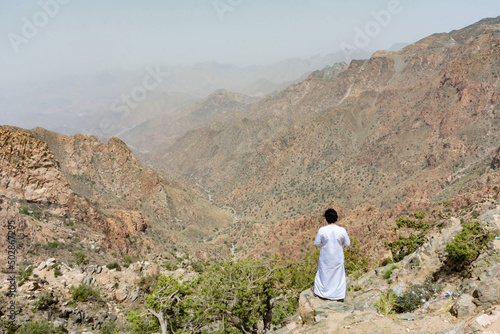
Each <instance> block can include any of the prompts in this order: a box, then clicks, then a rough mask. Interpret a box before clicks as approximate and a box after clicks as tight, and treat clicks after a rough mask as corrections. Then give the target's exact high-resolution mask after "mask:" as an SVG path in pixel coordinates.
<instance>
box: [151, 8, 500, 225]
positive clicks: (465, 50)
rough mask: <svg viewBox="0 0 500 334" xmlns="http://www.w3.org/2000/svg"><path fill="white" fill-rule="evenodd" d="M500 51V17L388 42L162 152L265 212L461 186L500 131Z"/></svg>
mask: <svg viewBox="0 0 500 334" xmlns="http://www.w3.org/2000/svg"><path fill="white" fill-rule="evenodd" d="M499 53H500V19H499V18H495V19H486V20H483V21H481V22H478V23H477V24H475V25H472V26H470V27H467V28H464V29H462V30H458V31H453V32H451V33H449V34H436V35H432V36H429V37H428V38H425V39H423V40H421V41H419V42H417V43H415V44H413V45H410V46H408V47H406V48H404V49H402V50H400V51H398V52H385V51H380V52H377V53H375V54H374V55H373V56H372V57H371V58H370V59H368V60H363V61H353V62H351V64H350V65H349V67H348V68H347V69H345V70H343V71H338V72H337V73H335V74H334V75H329V73H328V69H327V70H325V71H321V72H316V73H313V74H312V75H311V76H310V77H309V78H308V79H306V80H305V81H303V82H301V83H300V84H297V85H292V86H290V87H289V88H287V89H285V90H284V91H282V92H280V93H279V94H276V95H274V96H272V97H269V98H266V99H264V100H263V101H261V102H259V103H257V104H256V105H254V106H252V107H251V108H250V109H248V110H247V111H246V112H245V114H246V115H251V116H248V118H249V119H241V118H240V119H239V120H238V118H237V117H234V116H232V115H231V116H232V117H233V119H236V121H234V122H226V123H222V122H221V123H219V124H212V125H211V126H209V127H205V128H202V129H198V130H195V131H191V132H189V133H188V134H186V135H185V136H184V137H183V138H181V139H180V140H179V141H178V142H177V143H176V144H175V145H174V146H172V147H171V148H170V149H168V150H167V152H165V154H164V156H163V157H160V158H159V159H158V161H157V164H158V165H161V166H165V167H168V168H171V169H173V170H174V171H177V172H179V173H182V174H184V175H187V176H190V177H192V178H195V179H197V180H200V181H201V183H202V184H203V185H204V186H205V187H206V188H207V189H208V190H209V191H210V192H211V193H212V194H213V195H214V197H215V198H216V203H218V204H221V205H229V206H232V207H234V208H235V209H236V212H237V214H238V216H239V218H241V219H249V220H254V221H255V220H257V221H259V220H260V221H262V220H266V221H269V220H281V219H283V218H289V217H295V216H296V215H297V214H306V215H310V214H313V213H314V212H317V210H319V209H320V208H322V207H323V206H324V205H325V204H326V203H329V202H330V201H331V200H337V201H339V203H340V204H341V205H343V206H345V207H347V208H353V207H355V206H357V205H359V204H361V203H365V202H366V201H370V202H373V203H374V204H376V205H377V206H382V207H383V208H388V207H391V206H394V205H396V204H397V203H400V202H403V201H404V200H405V199H410V198H415V199H416V200H418V199H419V198H427V197H429V196H435V195H439V194H445V193H446V191H449V195H452V194H453V192H454V191H455V190H454V189H455V188H457V187H455V186H454V182H455V183H456V182H458V183H464V182H466V181H467V180H470V179H473V178H475V177H477V176H478V175H479V174H481V173H482V169H484V168H485V167H484V166H486V162H488V163H489V162H490V158H491V156H492V154H493V151H494V150H495V149H496V148H498V146H499V143H500V141H499V137H498V129H499V126H500V116H499V113H498V111H499V106H498V102H499V99H500V91H499V87H498V83H499V79H498V74H499V73H498V68H500V56H499ZM443 188H444V192H443Z"/></svg>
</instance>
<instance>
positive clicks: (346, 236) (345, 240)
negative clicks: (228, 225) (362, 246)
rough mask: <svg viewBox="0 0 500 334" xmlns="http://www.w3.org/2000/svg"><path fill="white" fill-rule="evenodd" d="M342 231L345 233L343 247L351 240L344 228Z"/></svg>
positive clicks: (347, 245) (348, 244) (349, 243)
mask: <svg viewBox="0 0 500 334" xmlns="http://www.w3.org/2000/svg"><path fill="white" fill-rule="evenodd" d="M344 232H345V235H344V246H345V247H349V246H350V245H351V240H350V239H349V235H347V232H346V231H345V229H344Z"/></svg>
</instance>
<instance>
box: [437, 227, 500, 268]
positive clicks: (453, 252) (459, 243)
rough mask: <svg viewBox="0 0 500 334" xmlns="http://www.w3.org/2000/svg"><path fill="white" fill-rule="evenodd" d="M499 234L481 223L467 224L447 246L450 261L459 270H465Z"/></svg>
mask: <svg viewBox="0 0 500 334" xmlns="http://www.w3.org/2000/svg"><path fill="white" fill-rule="evenodd" d="M497 234H498V233H497V232H495V231H493V230H491V229H488V228H487V226H486V225H485V224H483V223H481V222H479V221H476V220H475V221H471V222H469V223H466V224H465V225H464V226H463V227H462V230H461V231H460V233H459V234H457V235H456V236H455V237H454V238H453V240H452V241H450V242H448V243H447V244H446V249H445V250H446V253H447V254H446V255H447V258H448V260H449V261H450V262H451V263H453V264H454V266H455V268H457V269H458V270H461V269H463V268H464V267H465V266H467V265H468V264H470V262H472V261H474V260H475V259H476V258H477V257H478V256H479V254H480V252H481V251H482V250H483V249H484V247H485V246H486V245H487V244H488V242H490V241H491V240H493V238H494V237H495V236H496V235H497Z"/></svg>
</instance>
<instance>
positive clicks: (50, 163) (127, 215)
mask: <svg viewBox="0 0 500 334" xmlns="http://www.w3.org/2000/svg"><path fill="white" fill-rule="evenodd" d="M0 130H1V133H2V135H3V137H5V138H4V140H3V141H2V143H4V146H5V150H4V151H5V153H4V154H3V155H2V160H1V161H2V163H5V167H2V183H1V189H5V190H2V194H4V196H6V197H7V198H9V199H11V200H14V201H17V202H18V204H17V205H21V204H22V203H23V201H24V202H27V203H28V204H29V205H31V206H40V207H41V208H43V209H44V210H42V211H43V212H46V213H47V215H49V216H54V215H55V216H57V217H61V219H64V218H65V217H66V218H69V217H74V218H75V219H76V220H78V221H82V222H86V224H87V225H89V226H90V227H91V228H92V227H93V228H95V230H96V232H98V233H101V234H102V237H103V238H104V239H105V240H104V241H103V242H102V246H103V247H110V248H112V249H113V250H114V251H117V252H118V253H122V254H127V253H137V254H140V253H143V252H146V251H148V250H150V249H154V250H156V251H157V252H162V251H165V250H169V249H170V250H172V249H173V248H174V247H175V246H177V247H184V246H186V245H191V248H192V249H194V248H202V246H204V245H200V247H195V246H193V245H196V244H197V243H198V242H199V241H201V240H203V239H206V238H209V237H210V236H211V235H213V233H214V232H213V229H214V228H219V227H224V226H227V225H228V224H230V223H231V222H232V216H231V214H230V213H229V212H228V211H227V210H221V209H219V208H217V207H215V206H213V205H210V204H209V203H208V201H207V200H206V199H205V198H204V195H203V194H201V193H200V191H199V190H197V189H196V188H195V187H190V188H187V187H184V186H182V185H181V184H179V183H177V182H167V181H165V180H164V179H163V178H162V177H160V176H159V175H158V174H157V173H156V172H155V171H153V170H151V169H149V168H146V167H144V166H142V165H141V164H140V162H139V161H138V160H137V159H136V158H135V157H134V156H133V155H132V153H131V151H130V150H129V149H128V148H127V146H126V145H125V144H124V143H123V142H122V141H120V140H119V139H116V138H112V139H111V140H110V141H109V143H108V144H102V143H101V142H100V141H99V140H97V139H96V138H95V137H93V136H91V135H75V136H64V135H60V134H56V133H53V132H50V131H47V130H44V129H42V128H35V129H33V130H22V129H18V128H11V127H1V128H0ZM13 145H15V146H13ZM10 147H12V148H10ZM19 201H20V202H19ZM13 203H14V202H13ZM19 203H21V204H19ZM45 203H49V204H45ZM84 231H85V229H84ZM82 239H84V238H83V237H82Z"/></svg>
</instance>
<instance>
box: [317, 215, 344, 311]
mask: <svg viewBox="0 0 500 334" xmlns="http://www.w3.org/2000/svg"><path fill="white" fill-rule="evenodd" d="M325 219H326V221H327V222H328V225H327V226H323V227H321V228H320V229H319V231H318V234H317V235H316V240H314V245H316V246H321V251H320V253H319V262H318V272H317V273H316V277H315V278H314V290H313V291H314V294H315V295H316V296H318V297H321V298H324V299H331V300H338V301H344V298H345V294H346V279H345V269H344V246H346V247H348V246H349V245H350V244H351V241H350V240H349V236H348V235H347V232H346V230H345V229H344V228H343V227H340V226H338V225H337V224H335V223H336V222H337V219H338V215H337V211H335V210H334V209H328V210H326V211H325Z"/></svg>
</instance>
